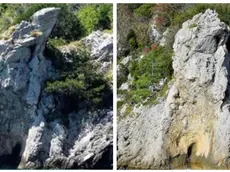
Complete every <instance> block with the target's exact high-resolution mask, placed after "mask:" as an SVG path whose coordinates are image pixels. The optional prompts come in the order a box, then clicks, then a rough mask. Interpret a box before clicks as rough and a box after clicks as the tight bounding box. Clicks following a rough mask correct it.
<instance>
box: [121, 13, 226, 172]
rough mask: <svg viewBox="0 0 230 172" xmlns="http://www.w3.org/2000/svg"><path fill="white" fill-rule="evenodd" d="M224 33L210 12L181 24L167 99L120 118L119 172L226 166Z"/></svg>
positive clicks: (216, 18) (214, 15) (220, 23)
mask: <svg viewBox="0 0 230 172" xmlns="http://www.w3.org/2000/svg"><path fill="white" fill-rule="evenodd" d="M229 32H230V30H229V27H228V26H227V25H226V24H225V23H223V22H221V21H220V19H219V18H218V14H217V13H216V12H215V11H212V10H209V9H208V10H206V12H205V13H203V14H201V13H200V14H197V15H195V16H194V17H193V18H192V19H191V20H188V21H186V22H185V23H183V26H182V28H181V29H180V30H179V31H178V32H177V34H176V36H175V41H174V45H173V49H174V55H173V57H172V58H173V69H174V79H173V80H172V81H171V82H170V84H169V90H168V92H167V96H166V99H165V100H163V101H161V102H160V103H158V104H157V105H153V106H152V107H146V106H141V107H138V108H134V110H133V112H132V113H133V115H132V116H128V117H126V118H121V119H120V122H119V124H118V165H119V166H120V167H121V168H122V167H123V168H147V169H185V168H192V169H228V168H229V153H230V152H229V143H230V142H229V140H230V137H229V132H230V128H229V116H230V111H229V105H230V104H229V72H230V71H229V70H230V66H229V64H230V63H229V62H230V56H229V51H230V41H229V40H230V39H229Z"/></svg>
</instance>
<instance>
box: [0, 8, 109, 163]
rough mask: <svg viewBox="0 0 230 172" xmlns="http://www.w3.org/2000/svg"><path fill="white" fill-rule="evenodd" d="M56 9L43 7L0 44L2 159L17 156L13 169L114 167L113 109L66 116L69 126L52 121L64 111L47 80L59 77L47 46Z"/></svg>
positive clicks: (0, 135)
mask: <svg viewBox="0 0 230 172" xmlns="http://www.w3.org/2000/svg"><path fill="white" fill-rule="evenodd" d="M58 13H59V9H57V8H46V9H42V10H40V11H38V12H36V13H35V14H34V15H33V16H32V22H31V23H30V22H25V21H22V22H21V23H20V24H18V25H16V26H15V31H14V32H13V33H12V35H11V37H12V39H10V40H8V41H1V42H0V54H1V55H0V71H1V72H0V87H1V89H0V96H1V98H0V143H1V145H2V146H1V149H0V160H3V159H4V157H11V156H12V161H13V160H14V158H19V161H18V163H17V164H16V165H17V166H15V167H14V168H17V167H18V168H80V167H82V168H103V167H104V168H111V164H112V160H111V161H109V158H110V159H111V157H112V155H111V152H112V144H113V143H112V112H110V111H111V110H101V111H100V112H95V113H94V114H89V112H82V113H81V114H70V115H69V116H68V115H67V116H66V120H67V121H69V125H67V126H66V125H64V124H63V123H64V122H63V121H62V120H60V119H57V120H54V121H49V120H48V117H49V116H52V115H54V116H55V115H56V113H61V112H59V111H58V107H57V106H58V105H57V104H55V101H54V97H53V96H52V95H48V94H47V93H46V92H45V91H44V86H45V81H46V80H48V79H52V78H55V77H56V76H57V73H55V70H54V68H53V66H52V63H51V61H50V60H49V59H47V58H45V57H44V56H43V50H44V48H45V43H46V40H47V39H48V37H49V34H50V33H51V31H52V28H53V26H54V24H55V22H56V20H57V16H58ZM35 31H36V32H37V31H39V32H41V34H39V35H37V36H34V35H32V34H31V33H32V32H35ZM79 113H80V112H79ZM62 115H63V114H62ZM15 152H16V153H15ZM103 160H107V161H106V162H107V164H106V165H107V166H103V162H101V161H103ZM15 161H16V160H15ZM1 162H2V161H1ZM1 162H0V167H2V166H3V165H4V164H1ZM108 162H109V163H108ZM6 163H7V162H6ZM11 168H12V167H11Z"/></svg>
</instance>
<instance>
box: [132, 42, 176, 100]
mask: <svg viewBox="0 0 230 172" xmlns="http://www.w3.org/2000/svg"><path fill="white" fill-rule="evenodd" d="M171 55H172V53H171V50H167V49H166V48H165V47H161V46H159V47H158V48H157V49H156V50H154V51H150V52H149V53H148V54H147V55H145V56H144V57H143V58H142V59H141V60H140V61H138V62H137V61H135V62H133V63H132V67H131V70H130V73H131V75H132V76H133V77H134V81H133V85H132V87H131V88H132V90H131V92H130V94H131V101H133V102H135V103H137V102H141V101H144V100H145V99H147V97H152V96H153V94H154V93H152V92H151V90H150V89H149V87H150V86H152V87H154V85H155V84H158V83H159V81H160V80H161V79H162V78H169V79H170V78H171V76H172V73H173V69H172V60H171Z"/></svg>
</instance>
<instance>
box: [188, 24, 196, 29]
mask: <svg viewBox="0 0 230 172" xmlns="http://www.w3.org/2000/svg"><path fill="white" fill-rule="evenodd" d="M194 27H197V24H195V23H194V24H191V25H190V26H189V29H192V28H194Z"/></svg>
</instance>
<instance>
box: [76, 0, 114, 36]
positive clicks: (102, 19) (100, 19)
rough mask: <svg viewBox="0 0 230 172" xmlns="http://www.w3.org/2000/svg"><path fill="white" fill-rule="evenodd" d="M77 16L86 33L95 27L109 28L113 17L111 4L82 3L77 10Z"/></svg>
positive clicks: (95, 28)
mask: <svg viewBox="0 0 230 172" xmlns="http://www.w3.org/2000/svg"><path fill="white" fill-rule="evenodd" d="M77 18H78V19H79V21H80V23H81V24H82V26H83V27H84V28H85V30H86V33H87V34H90V33H91V32H92V31H94V30H97V29H103V30H104V29H111V26H112V18H113V17H112V5H111V4H101V5H96V4H90V5H84V6H82V7H81V8H80V9H79V11H78V12H77Z"/></svg>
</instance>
